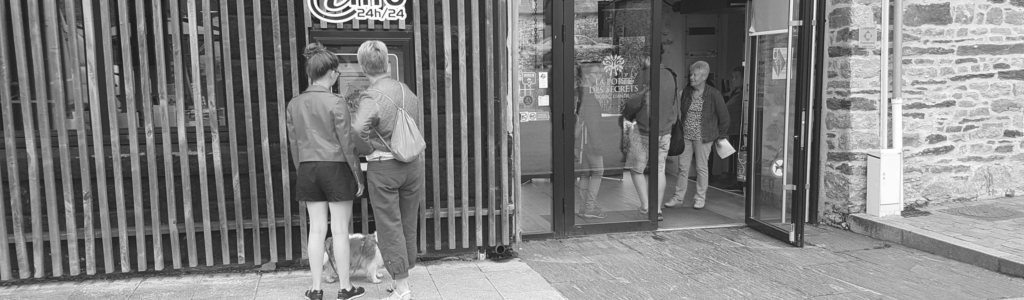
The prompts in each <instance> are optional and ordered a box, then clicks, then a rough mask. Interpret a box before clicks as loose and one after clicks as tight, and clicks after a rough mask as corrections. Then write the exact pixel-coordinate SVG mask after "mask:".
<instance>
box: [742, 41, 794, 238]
mask: <svg viewBox="0 0 1024 300" xmlns="http://www.w3.org/2000/svg"><path fill="white" fill-rule="evenodd" d="M794 40H795V35H794ZM754 42H755V43H756V45H757V46H756V51H757V52H756V53H755V57H756V61H755V62H754V74H753V76H755V78H754V80H755V82H754V83H755V84H754V88H755V94H754V98H753V107H754V109H755V112H754V113H755V116H754V120H753V121H754V132H761V133H762V134H761V135H759V136H758V137H759V138H758V139H757V140H755V141H754V145H753V146H754V153H753V154H754V155H753V162H754V166H753V171H754V174H753V178H752V179H753V180H754V182H753V184H754V193H755V195H754V203H753V207H752V208H751V209H752V211H751V217H752V218H754V219H760V220H762V221H765V222H768V223H770V224H774V225H777V226H780V227H782V228H784V229H785V228H790V227H791V226H792V224H791V216H790V211H791V207H792V196H793V195H792V193H790V191H789V190H788V189H787V188H786V185H787V184H788V182H791V181H792V168H791V167H790V165H789V164H790V163H791V162H792V161H793V147H792V146H793V145H792V143H793V141H792V140H790V137H791V136H792V135H793V130H794V128H795V125H796V123H795V122H796V118H793V116H794V111H795V110H796V107H795V105H796V101H793V100H792V95H793V89H794V85H795V83H796V82H795V80H790V79H791V77H792V76H793V75H794V74H793V72H792V70H791V68H792V67H793V66H794V65H795V64H794V63H793V61H792V59H791V58H793V57H795V55H794V53H792V51H791V50H792V49H790V48H789V47H787V45H789V42H790V39H789V36H788V35H787V34H785V33H783V34H775V35H764V36H758V37H755V40H754Z"/></svg>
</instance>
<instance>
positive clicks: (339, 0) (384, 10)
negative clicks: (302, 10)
mask: <svg viewBox="0 0 1024 300" xmlns="http://www.w3.org/2000/svg"><path fill="white" fill-rule="evenodd" d="M405 1H406V0H306V5H307V6H309V12H310V13H312V14H313V16H315V17H317V18H319V19H320V20H323V21H324V22H328V23H345V22H349V21H352V20H372V21H403V20H405V17H406V13H405Z"/></svg>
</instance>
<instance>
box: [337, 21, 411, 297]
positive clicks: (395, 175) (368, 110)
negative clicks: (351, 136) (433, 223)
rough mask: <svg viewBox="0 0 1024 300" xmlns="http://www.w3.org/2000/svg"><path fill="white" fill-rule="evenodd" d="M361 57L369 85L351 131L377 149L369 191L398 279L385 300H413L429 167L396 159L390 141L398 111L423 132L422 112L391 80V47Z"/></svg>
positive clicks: (368, 45)
mask: <svg viewBox="0 0 1024 300" xmlns="http://www.w3.org/2000/svg"><path fill="white" fill-rule="evenodd" d="M357 56H358V58H359V65H360V66H361V67H363V73H364V74H366V77H367V78H368V79H369V80H370V86H369V87H368V88H367V89H366V91H364V92H363V93H362V95H361V96H360V100H359V111H358V112H357V113H356V118H355V122H354V123H352V126H353V129H355V131H356V132H357V133H359V137H360V138H362V139H363V140H364V141H366V142H367V143H369V144H370V146H372V147H373V152H372V153H370V154H369V155H367V156H366V161H367V162H368V166H367V170H366V181H367V184H368V185H369V188H368V189H367V191H369V193H370V205H371V206H372V207H373V217H374V220H376V224H377V239H378V245H380V253H381V255H382V256H383V257H384V267H385V268H386V269H387V270H388V274H391V277H393V278H394V280H395V282H394V288H393V289H392V290H391V291H392V292H391V294H390V295H389V296H388V297H387V298H384V299H403V300H404V299H412V294H411V292H410V290H409V269H412V267H413V266H415V265H416V230H417V225H418V224H419V223H418V220H417V217H418V216H419V206H420V201H423V200H424V197H425V195H424V193H423V189H424V186H423V184H424V183H423V180H424V178H423V177H424V176H425V175H424V165H423V158H422V156H420V157H419V158H416V159H415V160H413V161H410V162H402V161H400V160H397V159H395V156H394V154H392V153H391V145H392V140H391V137H392V132H393V131H394V130H395V120H396V118H397V117H398V108H399V106H401V107H403V108H404V109H405V111H406V113H408V114H409V115H410V116H412V118H413V119H415V121H416V125H417V127H418V128H423V127H422V126H423V108H422V106H421V105H420V99H419V98H418V97H416V94H413V92H412V90H410V89H409V87H408V86H406V85H405V84H404V83H402V82H400V81H398V80H395V79H392V78H391V77H389V76H388V70H389V69H390V66H389V65H388V48H387V45H385V44H384V43H383V42H381V41H366V42H364V43H363V45H362V46H360V47H359V51H358V53H357Z"/></svg>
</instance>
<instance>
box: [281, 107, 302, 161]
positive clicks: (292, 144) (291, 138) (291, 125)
mask: <svg viewBox="0 0 1024 300" xmlns="http://www.w3.org/2000/svg"><path fill="white" fill-rule="evenodd" d="M284 119H285V124H287V127H288V133H287V134H288V150H289V151H291V153H292V165H294V166H295V169H296V170H298V169H299V163H300V162H299V142H298V141H297V140H296V139H295V138H296V137H297V136H296V135H295V122H294V120H292V110H291V109H290V108H289V109H287V110H285V114H284Z"/></svg>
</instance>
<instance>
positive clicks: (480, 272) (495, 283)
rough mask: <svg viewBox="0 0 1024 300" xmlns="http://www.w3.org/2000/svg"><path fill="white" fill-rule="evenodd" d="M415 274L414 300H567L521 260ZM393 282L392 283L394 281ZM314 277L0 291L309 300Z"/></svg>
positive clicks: (135, 281) (432, 266)
mask: <svg viewBox="0 0 1024 300" xmlns="http://www.w3.org/2000/svg"><path fill="white" fill-rule="evenodd" d="M423 266H424V267H417V268H413V269H412V270H410V272H409V278H410V279H409V280H410V284H411V285H412V289H413V296H415V298H414V299H427V300H430V299H443V300H449V299H451V300H461V299H467V300H470V299H472V300H477V299H496V300H512V299H524V300H525V299H531V300H532V299H537V300H545V299H553V300H554V299H565V298H564V297H562V295H561V294H559V293H558V292H557V291H555V289H554V288H553V287H552V286H551V285H550V284H548V282H547V281H545V280H544V278H543V277H541V276H540V275H539V274H537V272H534V271H533V270H532V269H530V267H529V266H528V265H527V264H526V263H524V262H522V261H520V260H518V259H516V260H512V261H509V262H505V263H496V262H490V261H476V262H462V261H457V262H432V263H427V264H424V265H423ZM388 278H390V277H388ZM387 282H388V280H385V282H384V283H381V284H376V285H375V284H372V283H368V282H366V280H365V279H364V278H363V277H361V276H359V275H357V277H353V283H354V284H356V285H358V286H362V287H365V288H366V289H367V295H366V296H364V297H362V298H361V299H380V298H383V297H385V296H387V292H386V291H385V288H386V287H388V286H389V285H388V284H387ZM309 284H310V272H309V271H308V270H306V271H281V272H271V273H231V274H199V275H185V276H173V277H147V278H141V277H139V278H127V279H118V280H84V281H68V282H52V283H39V284H24V285H11V286H4V287H0V299H11V300H15V299H19V300H20V299H76V300H77V299H303V296H302V293H303V291H305V290H306V289H307V288H308V287H309ZM323 288H324V299H335V296H336V295H337V294H338V286H337V284H327V283H324V284H323Z"/></svg>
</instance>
